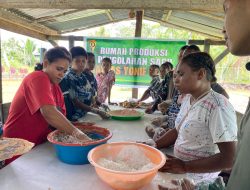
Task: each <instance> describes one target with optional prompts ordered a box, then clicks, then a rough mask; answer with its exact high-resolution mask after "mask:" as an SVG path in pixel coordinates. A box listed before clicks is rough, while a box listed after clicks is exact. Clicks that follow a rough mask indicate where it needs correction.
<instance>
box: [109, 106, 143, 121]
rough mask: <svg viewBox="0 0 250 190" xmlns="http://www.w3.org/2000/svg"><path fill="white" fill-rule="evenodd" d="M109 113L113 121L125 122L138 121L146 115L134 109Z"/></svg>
mask: <svg viewBox="0 0 250 190" xmlns="http://www.w3.org/2000/svg"><path fill="white" fill-rule="evenodd" d="M108 113H109V114H110V115H111V118H112V119H116V120H124V121H131V120H137V119H140V118H141V117H142V116H143V115H144V113H142V112H139V111H136V110H134V109H122V110H113V111H110V112H108Z"/></svg>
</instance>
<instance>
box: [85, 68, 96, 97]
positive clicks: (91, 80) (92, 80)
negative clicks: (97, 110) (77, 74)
mask: <svg viewBox="0 0 250 190" xmlns="http://www.w3.org/2000/svg"><path fill="white" fill-rule="evenodd" d="M83 75H84V76H85V78H87V80H88V81H89V83H90V85H91V87H92V89H93V92H94V96H97V81H96V78H95V76H94V74H93V73H92V72H91V71H84V72H83Z"/></svg>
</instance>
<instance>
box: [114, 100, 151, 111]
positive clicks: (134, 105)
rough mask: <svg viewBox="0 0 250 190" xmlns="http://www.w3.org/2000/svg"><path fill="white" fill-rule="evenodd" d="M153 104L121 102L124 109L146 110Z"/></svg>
mask: <svg viewBox="0 0 250 190" xmlns="http://www.w3.org/2000/svg"><path fill="white" fill-rule="evenodd" d="M151 105H152V103H146V102H139V103H138V102H136V101H127V100H126V101H124V102H120V103H119V106H121V107H124V108H142V109H146V108H148V107H149V106H151Z"/></svg>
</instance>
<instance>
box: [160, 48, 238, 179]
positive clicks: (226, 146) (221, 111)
mask: <svg viewBox="0 0 250 190" xmlns="http://www.w3.org/2000/svg"><path fill="white" fill-rule="evenodd" d="M176 73H177V75H176V78H175V79H174V83H175V87H176V88H177V89H178V90H179V91H180V93H182V94H187V95H186V97H185V98H184V100H183V102H182V105H181V109H180V112H179V114H178V116H177V118H176V121H175V128H174V129H171V130H169V131H168V132H167V133H166V134H165V135H164V136H162V138H160V139H159V140H157V141H156V146H157V148H163V147H167V146H170V145H172V144H174V156H175V158H172V159H168V160H167V162H166V164H165V165H164V167H163V168H162V171H165V172H170V173H187V174H188V177H191V178H193V179H194V180H195V181H196V182H198V181H200V180H203V179H205V178H206V179H208V178H213V177H215V176H217V175H218V172H219V171H221V170H223V169H230V168H231V167H232V165H233V158H234V154H235V145H236V141H237V122H236V114H235V111H234V108H233V106H232V105H231V104H230V103H229V101H228V99H227V98H226V97H225V96H223V95H220V94H218V93H216V92H214V91H213V90H212V89H211V83H212V82H214V81H215V80H216V78H215V66H214V62H213V60H212V58H211V57H210V56H209V55H208V54H207V53H204V52H198V53H192V54H189V55H187V56H186V57H184V58H183V59H182V61H181V63H180V64H179V65H178V67H177V72H176Z"/></svg>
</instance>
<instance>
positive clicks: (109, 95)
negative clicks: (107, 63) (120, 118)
mask: <svg viewBox="0 0 250 190" xmlns="http://www.w3.org/2000/svg"><path fill="white" fill-rule="evenodd" d="M112 87H113V84H109V91H108V103H109V104H110V103H111V101H110V97H111V89H112Z"/></svg>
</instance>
